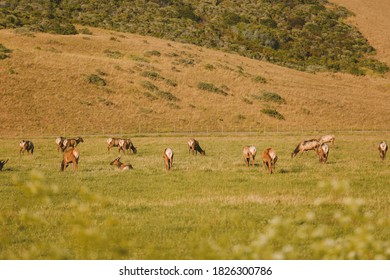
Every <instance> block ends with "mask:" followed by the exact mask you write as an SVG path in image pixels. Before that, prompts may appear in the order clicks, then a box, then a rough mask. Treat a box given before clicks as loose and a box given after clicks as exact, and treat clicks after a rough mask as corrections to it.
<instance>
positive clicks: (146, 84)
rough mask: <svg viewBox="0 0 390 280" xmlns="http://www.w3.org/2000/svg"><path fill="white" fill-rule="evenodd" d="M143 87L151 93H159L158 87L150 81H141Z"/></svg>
mask: <svg viewBox="0 0 390 280" xmlns="http://www.w3.org/2000/svg"><path fill="white" fill-rule="evenodd" d="M141 86H143V87H144V88H146V89H147V90H150V91H157V90H158V87H157V86H155V85H154V84H153V83H151V82H149V81H141Z"/></svg>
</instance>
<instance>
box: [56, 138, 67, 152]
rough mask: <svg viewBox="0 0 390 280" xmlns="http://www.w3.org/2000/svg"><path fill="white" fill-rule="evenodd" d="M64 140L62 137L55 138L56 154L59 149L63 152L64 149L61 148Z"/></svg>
mask: <svg viewBox="0 0 390 280" xmlns="http://www.w3.org/2000/svg"><path fill="white" fill-rule="evenodd" d="M65 140H66V138H65V137H62V136H60V137H57V138H56V144H57V152H58V151H59V150H60V149H61V151H62V152H63V151H64V150H65V149H64V146H63V144H64V141H65Z"/></svg>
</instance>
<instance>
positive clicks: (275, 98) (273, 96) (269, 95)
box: [262, 91, 286, 104]
mask: <svg viewBox="0 0 390 280" xmlns="http://www.w3.org/2000/svg"><path fill="white" fill-rule="evenodd" d="M262 99H263V100H264V101H271V102H274V103H278V104H286V100H285V99H284V98H283V97H281V96H280V95H279V94H277V93H275V92H271V91H264V92H263V96H262Z"/></svg>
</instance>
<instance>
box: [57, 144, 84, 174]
mask: <svg viewBox="0 0 390 280" xmlns="http://www.w3.org/2000/svg"><path fill="white" fill-rule="evenodd" d="M79 158H80V153H79V151H78V150H77V149H76V148H71V149H68V150H66V151H65V152H64V155H63V159H62V162H61V171H64V170H65V168H67V167H68V165H69V164H71V163H72V164H73V170H77V169H78V164H79Z"/></svg>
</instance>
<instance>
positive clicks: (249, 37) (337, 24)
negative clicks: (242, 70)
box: [0, 0, 389, 75]
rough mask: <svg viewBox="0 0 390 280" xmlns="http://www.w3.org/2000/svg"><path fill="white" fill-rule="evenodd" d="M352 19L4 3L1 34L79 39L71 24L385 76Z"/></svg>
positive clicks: (236, 10) (337, 11) (316, 4)
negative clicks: (4, 31) (350, 22)
mask: <svg viewBox="0 0 390 280" xmlns="http://www.w3.org/2000/svg"><path fill="white" fill-rule="evenodd" d="M350 15H351V13H350V12H349V11H348V10H347V9H345V8H343V7H340V6H337V5H334V4H331V3H329V2H328V1H326V0H294V1H291V0H273V1H269V0H248V1H242V0H225V1H219V0H218V1H210V0H204V1H195V0H177V1H171V0H147V1H136V0H124V1H117V0H107V1H99V0H87V1H86V0H59V1H40V0H34V1H25V0H22V1H19V0H18V1H15V0H8V1H5V2H2V3H0V29H1V28H20V27H23V28H28V29H30V30H33V31H40V32H48V33H57V34H64V35H65V34H76V33H77V30H76V28H75V26H74V25H73V24H75V23H78V24H82V25H87V26H94V27H100V28H105V29H111V30H116V31H122V32H130V33H136V34H141V35H149V36H154V37H158V38H163V39H168V40H173V41H178V42H184V43H190V44H194V45H198V46H204V47H208V48H213V49H218V50H223V51H228V52H233V53H238V54H240V55H243V56H246V57H250V58H255V59H259V60H265V61H269V62H273V63H276V64H279V65H283V66H287V67H291V68H295V69H299V70H304V71H332V72H345V73H352V74H354V75H364V74H370V73H372V72H375V73H381V74H382V73H385V72H386V71H388V69H389V68H388V66H387V65H386V64H384V63H382V62H380V61H378V60H376V59H375V57H374V54H375V49H374V48H373V47H372V46H370V45H369V44H368V43H367V40H366V39H365V38H364V37H363V36H362V34H361V33H360V32H359V30H358V29H357V28H354V27H352V26H350V25H348V24H346V19H347V18H349V16H350Z"/></svg>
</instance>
